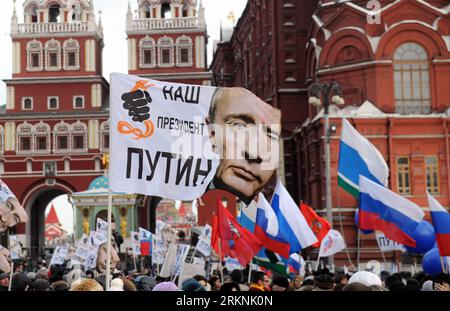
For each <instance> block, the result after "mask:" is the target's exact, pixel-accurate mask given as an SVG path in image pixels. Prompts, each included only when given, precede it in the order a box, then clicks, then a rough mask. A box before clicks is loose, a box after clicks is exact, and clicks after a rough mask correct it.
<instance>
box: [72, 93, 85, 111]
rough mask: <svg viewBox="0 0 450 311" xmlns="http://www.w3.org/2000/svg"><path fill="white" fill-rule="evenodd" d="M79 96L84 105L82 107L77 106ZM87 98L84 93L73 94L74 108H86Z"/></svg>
mask: <svg viewBox="0 0 450 311" xmlns="http://www.w3.org/2000/svg"><path fill="white" fill-rule="evenodd" d="M78 98H81V100H82V102H81V103H82V105H81V107H77V99H78ZM85 103H86V100H85V99H84V95H74V96H73V99H72V104H73V109H84V108H85V106H86V104H85Z"/></svg>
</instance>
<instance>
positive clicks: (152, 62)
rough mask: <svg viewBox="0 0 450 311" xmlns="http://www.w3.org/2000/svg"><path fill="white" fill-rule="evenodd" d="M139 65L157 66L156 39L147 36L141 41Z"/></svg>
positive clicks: (143, 66)
mask: <svg viewBox="0 0 450 311" xmlns="http://www.w3.org/2000/svg"><path fill="white" fill-rule="evenodd" d="M139 51H140V57H139V66H140V67H141V68H153V67H155V66H156V44H155V40H153V39H152V38H150V37H149V36H146V37H145V38H142V39H141V40H140V41H139Z"/></svg>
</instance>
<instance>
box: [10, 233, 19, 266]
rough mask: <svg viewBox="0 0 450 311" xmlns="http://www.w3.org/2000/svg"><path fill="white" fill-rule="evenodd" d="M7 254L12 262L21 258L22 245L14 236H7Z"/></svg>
mask: <svg viewBox="0 0 450 311" xmlns="http://www.w3.org/2000/svg"><path fill="white" fill-rule="evenodd" d="M9 253H10V256H11V259H12V260H16V259H20V258H21V257H22V244H21V243H20V240H19V239H18V238H17V236H16V235H10V236H9Z"/></svg>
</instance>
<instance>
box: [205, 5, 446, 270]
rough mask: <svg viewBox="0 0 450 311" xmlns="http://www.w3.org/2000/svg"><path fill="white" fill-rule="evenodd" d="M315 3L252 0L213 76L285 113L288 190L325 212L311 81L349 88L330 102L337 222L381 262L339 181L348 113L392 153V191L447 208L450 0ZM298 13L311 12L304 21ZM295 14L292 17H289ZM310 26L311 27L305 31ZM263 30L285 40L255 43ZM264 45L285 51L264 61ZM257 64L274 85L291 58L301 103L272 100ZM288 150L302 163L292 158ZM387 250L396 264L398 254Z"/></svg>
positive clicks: (223, 46)
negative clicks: (360, 231)
mask: <svg viewBox="0 0 450 311" xmlns="http://www.w3.org/2000/svg"><path fill="white" fill-rule="evenodd" d="M315 3H317V1H306V0H305V1H289V0H285V1H263V0H261V1H257V0H255V1H249V4H248V5H247V8H246V10H245V12H244V14H243V16H242V17H241V20H240V21H239V22H238V25H237V27H236V29H235V32H234V34H233V36H232V38H231V40H230V41H229V42H223V43H220V44H219V46H218V49H217V51H216V53H215V59H214V61H213V65H212V69H213V72H214V77H215V80H214V81H215V83H218V84H220V85H243V86H248V87H249V88H250V89H251V90H253V91H254V92H255V93H256V94H258V95H259V96H260V97H261V98H263V99H265V100H266V101H268V102H272V103H273V105H274V106H276V107H279V108H280V109H282V110H283V128H284V129H285V132H286V133H289V132H291V133H292V130H293V129H294V128H295V131H293V133H292V135H291V136H290V137H288V138H289V139H288V141H289V142H290V143H291V146H294V148H293V149H288V150H287V148H285V160H286V163H285V164H286V165H285V171H286V172H288V171H289V172H292V174H293V175H295V176H291V175H289V174H288V173H286V174H285V177H286V183H287V186H288V189H289V190H290V191H291V194H292V195H293V197H294V198H296V199H297V200H300V199H302V200H304V201H305V202H307V203H309V204H311V205H312V206H313V207H314V208H316V209H318V210H324V208H325V177H324V176H325V174H324V168H325V162H324V150H323V147H324V141H323V139H324V132H323V111H319V109H316V108H315V107H312V106H308V104H307V100H306V97H307V90H306V88H307V87H308V86H309V85H310V84H311V83H312V82H313V81H320V82H331V81H337V82H338V83H339V84H340V85H341V87H342V89H343V96H344V98H345V101H346V104H345V106H344V107H335V106H332V107H331V109H330V110H331V111H330V115H331V119H330V122H331V124H334V125H336V128H337V131H336V132H335V133H334V134H333V136H332V137H331V177H332V198H333V213H334V216H333V219H334V226H335V227H336V228H337V229H340V225H341V222H340V220H342V226H343V228H344V230H343V231H344V235H345V237H346V240H347V244H348V246H349V252H350V255H351V257H352V259H353V260H354V261H355V260H356V259H357V258H358V257H359V259H360V260H361V262H365V261H367V260H368V259H369V258H370V259H374V258H375V259H376V258H378V259H381V254H380V253H379V250H378V247H377V246H376V243H375V240H374V235H373V234H372V235H367V236H362V237H361V239H362V243H363V247H361V248H360V250H361V251H360V252H359V253H358V252H357V249H358V248H357V229H356V227H355V225H354V211H355V208H356V207H357V202H356V200H354V199H353V198H352V197H351V196H350V195H348V194H347V193H345V192H344V191H343V190H342V189H341V188H339V187H338V186H337V163H338V151H339V139H340V124H341V123H340V119H341V118H342V117H346V118H348V119H349V121H350V122H351V123H353V125H354V126H355V127H356V129H357V130H358V131H359V132H360V133H361V134H363V135H364V136H366V137H368V138H369V139H370V140H371V141H372V142H373V143H374V144H375V146H376V147H377V148H378V149H379V150H380V151H381V153H382V154H383V155H384V157H385V159H386V161H387V163H388V165H389V167H390V180H389V187H390V189H391V190H393V191H395V192H397V193H400V194H402V195H404V196H405V197H407V198H408V199H411V200H412V201H414V202H416V203H417V204H419V205H420V206H422V207H423V208H424V210H425V211H427V210H428V208H427V201H426V190H427V189H428V191H430V192H431V193H432V194H433V195H434V196H435V197H436V198H437V199H438V200H439V201H440V202H441V203H442V204H443V206H446V207H447V208H448V207H449V206H450V195H449V194H450V176H449V167H450V141H449V136H450V135H449V134H450V131H449V127H450V121H449V117H450V110H449V107H450V93H449V87H448V86H449V85H450V6H449V3H448V1H445V0H442V1H411V0H398V1H380V5H381V6H380V10H379V11H378V12H377V13H378V14H376V15H375V16H373V15H371V14H370V13H372V12H371V11H369V9H371V8H367V7H366V5H367V3H368V1H340V2H338V3H337V2H335V1H321V2H320V3H319V4H315ZM316 5H317V9H314V7H315V6H316ZM264 8H272V12H274V13H273V16H271V20H272V22H273V21H275V23H274V24H272V28H269V29H274V31H270V30H268V31H262V32H261V31H260V28H259V27H261V25H262V26H263V27H264V25H266V24H268V25H270V22H269V23H267V22H261V20H260V17H261V16H264V12H265V9H264ZM277 8H278V9H277ZM372 9H373V8H372ZM300 10H302V12H303V11H308V10H310V11H309V13H308V14H307V16H306V17H305V18H302V16H301V13H300ZM290 15H294V16H293V17H291V18H288V16H290ZM378 18H379V20H377V19H378ZM372 21H375V23H372ZM302 23H305V24H306V25H303V24H302ZM260 24H261V25H260ZM289 26H291V27H292V32H294V33H295V31H298V34H297V35H296V36H295V37H296V40H297V41H296V42H297V43H298V44H297V45H294V46H292V47H291V48H292V50H289V51H290V53H291V55H292V53H294V55H296V57H293V60H294V62H292V61H287V60H288V59H289V58H286V55H287V53H288V52H287V51H285V50H283V46H285V44H287V43H285V41H287V42H289V40H287V37H289V36H287V37H286V36H283V35H282V34H283V29H285V27H289ZM274 27H275V28H274ZM276 27H278V28H276ZM248 29H250V31H248ZM305 29H307V30H308V32H307V33H304V32H303V30H305ZM275 30H279V31H275ZM258 33H259V34H260V35H259V36H269V37H270V36H272V38H277V37H278V36H280V39H278V40H275V41H274V40H273V39H272V40H270V39H267V40H265V41H264V40H263V41H262V43H259V42H260V41H258V40H255V38H258ZM301 34H303V35H304V37H303V36H302V35H301ZM243 38H246V39H247V41H245V40H244V39H243ZM300 38H302V39H303V38H304V41H300ZM250 39H251V40H250ZM240 42H251V43H252V44H254V45H255V47H253V48H252V47H248V48H247V52H246V54H245V53H244V54H241V53H242V51H245V48H241V46H240V45H239V43H240ZM266 42H276V43H277V44H278V46H277V47H278V49H274V52H273V53H272V55H276V56H277V57H275V59H276V61H271V62H267V61H264V60H265V59H266V58H265V56H264V54H265V53H269V52H267V51H268V50H270V49H264V48H263V45H262V44H264V43H266ZM294 50H295V52H294ZM260 53H263V55H260ZM242 55H248V57H243V56H242ZM250 55H251V56H250ZM269 59H271V58H269ZM248 60H250V61H248ZM240 64H242V65H240ZM245 64H246V65H245ZM258 64H265V65H267V66H269V67H270V69H267V71H268V72H273V73H274V74H273V77H274V78H275V77H276V79H277V80H275V81H276V82H277V83H278V84H277V83H276V82H275V83H274V82H272V85H273V86H278V88H277V89H275V90H280V84H281V85H282V83H288V81H287V80H292V79H284V80H283V79H280V74H281V77H283V73H287V72H288V71H289V70H288V69H287V68H288V66H289V65H288V64H292V66H293V67H296V68H297V71H296V73H297V74H298V75H299V76H296V77H295V78H296V80H297V81H298V87H300V88H301V89H302V92H300V93H297V94H292V93H291V96H293V99H292V101H293V102H294V103H295V105H289V104H287V105H286V104H284V103H283V99H284V98H285V97H284V98H283V97H282V96H279V97H268V96H267V95H266V94H267V91H264V88H262V87H260V88H258V86H259V85H262V83H261V82H259V83H258V82H256V81H255V79H261V78H266V79H267V74H258V72H257V69H258V68H260V67H259V66H258ZM232 69H234V71H233V70H232ZM277 73H278V74H277ZM242 75H243V76H244V77H253V80H250V81H251V83H250V84H245V81H246V80H242V79H241V78H239V76H242ZM285 76H286V77H287V76H292V74H291V75H285ZM255 82H256V85H255ZM247 83H249V80H247ZM292 83H293V81H292ZM265 85H268V84H265ZM281 90H282V88H281ZM274 98H277V100H273V99H274ZM286 136H288V135H286ZM286 146H287V144H285V147H286ZM286 153H287V154H286ZM290 156H292V157H291V158H294V160H292V162H290V163H289V161H288V158H289V157H290ZM340 216H342V217H340ZM427 218H428V217H427ZM428 219H429V218H428ZM386 255H387V260H389V261H391V260H392V256H393V255H392V253H390V254H386ZM336 258H337V259H338V261H340V263H344V262H345V260H346V256H345V254H344V253H341V254H339V255H338V256H337V257H336ZM399 259H400V258H399V255H398V254H397V260H399ZM338 263H339V262H338Z"/></svg>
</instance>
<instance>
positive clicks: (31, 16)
mask: <svg viewBox="0 0 450 311" xmlns="http://www.w3.org/2000/svg"><path fill="white" fill-rule="evenodd" d="M25 16H26V18H25V22H26V23H37V21H38V14H37V6H36V4H31V5H30V6H29V7H27V8H26V9H25Z"/></svg>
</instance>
